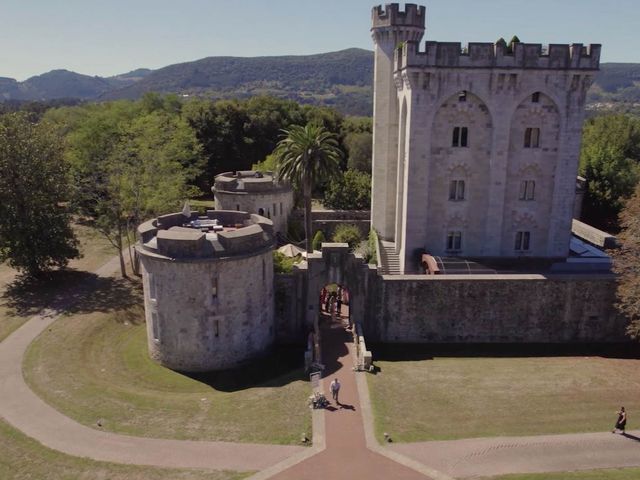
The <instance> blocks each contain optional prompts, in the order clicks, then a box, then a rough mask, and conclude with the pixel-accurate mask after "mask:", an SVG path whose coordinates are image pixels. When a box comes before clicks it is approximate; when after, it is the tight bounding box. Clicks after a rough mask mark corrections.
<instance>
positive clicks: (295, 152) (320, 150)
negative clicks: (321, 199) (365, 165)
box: [274, 124, 342, 253]
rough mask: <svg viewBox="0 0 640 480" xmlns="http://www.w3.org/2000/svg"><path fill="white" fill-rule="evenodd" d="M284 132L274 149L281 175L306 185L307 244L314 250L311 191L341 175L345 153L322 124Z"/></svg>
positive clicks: (297, 183) (278, 172)
mask: <svg viewBox="0 0 640 480" xmlns="http://www.w3.org/2000/svg"><path fill="white" fill-rule="evenodd" d="M282 132H283V137H284V138H283V139H282V140H280V142H278V145H277V147H276V149H275V151H274V154H275V157H276V162H277V175H278V178H281V179H283V180H288V181H290V182H291V183H292V184H293V185H297V186H298V187H302V195H303V197H304V231H305V235H306V246H307V252H309V253H311V252H313V249H312V247H311V192H312V191H313V188H314V187H315V185H316V184H317V183H318V182H322V181H327V180H330V179H331V178H332V177H334V176H335V175H337V174H338V172H339V171H340V159H341V157H342V152H341V151H340V148H339V147H338V141H337V139H336V137H335V135H334V134H332V133H330V132H328V131H327V130H326V129H325V128H324V127H322V126H318V125H313V124H307V126H305V127H303V126H300V125H294V126H292V127H291V128H290V129H289V130H283V131H282Z"/></svg>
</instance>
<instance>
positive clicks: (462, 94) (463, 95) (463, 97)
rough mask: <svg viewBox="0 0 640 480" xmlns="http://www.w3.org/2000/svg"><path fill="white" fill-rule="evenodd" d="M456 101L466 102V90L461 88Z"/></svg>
mask: <svg viewBox="0 0 640 480" xmlns="http://www.w3.org/2000/svg"><path fill="white" fill-rule="evenodd" d="M458 101H459V102H466V101H467V91H466V90H462V91H461V92H460V93H458Z"/></svg>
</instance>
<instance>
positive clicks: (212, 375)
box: [180, 345, 309, 392]
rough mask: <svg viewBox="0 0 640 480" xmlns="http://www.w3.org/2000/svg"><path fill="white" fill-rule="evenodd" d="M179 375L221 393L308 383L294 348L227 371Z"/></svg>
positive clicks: (299, 354)
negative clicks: (302, 382)
mask: <svg viewBox="0 0 640 480" xmlns="http://www.w3.org/2000/svg"><path fill="white" fill-rule="evenodd" d="M180 373H181V374H182V375H185V376H187V377H189V378H192V379H194V380H197V381H199V382H201V383H204V384H206V385H208V386H210V387H211V388H213V389H215V390H218V391H222V392H236V391H239V390H246V389H248V388H255V387H282V386H285V385H288V384H289V383H292V382H296V381H300V380H303V381H309V377H308V376H307V375H306V374H305V372H304V348H303V347H302V346H297V345H294V346H292V345H277V346H275V347H274V348H273V349H272V350H271V351H270V352H269V353H268V354H267V355H265V356H263V357H261V358H258V359H255V360H251V361H249V362H247V363H245V364H244V365H241V366H239V367H237V368H233V369H229V370H221V371H215V372H180Z"/></svg>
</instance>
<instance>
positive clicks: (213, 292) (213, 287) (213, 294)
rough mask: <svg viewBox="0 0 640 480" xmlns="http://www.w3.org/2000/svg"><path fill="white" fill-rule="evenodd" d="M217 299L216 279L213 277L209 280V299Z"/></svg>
mask: <svg viewBox="0 0 640 480" xmlns="http://www.w3.org/2000/svg"><path fill="white" fill-rule="evenodd" d="M217 297H218V279H217V278H216V277H213V279H212V280H211V298H213V299H215V298H217Z"/></svg>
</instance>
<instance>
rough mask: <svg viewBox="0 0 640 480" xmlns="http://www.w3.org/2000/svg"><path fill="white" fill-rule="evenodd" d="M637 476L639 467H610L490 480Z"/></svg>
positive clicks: (629, 479)
mask: <svg viewBox="0 0 640 480" xmlns="http://www.w3.org/2000/svg"><path fill="white" fill-rule="evenodd" d="M638 478H640V468H611V469H606V470H584V471H579V472H560V473H527V474H516V475H502V476H500V477H491V478H490V480H637V479H638ZM485 480H489V479H488V478H487V479H485Z"/></svg>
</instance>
